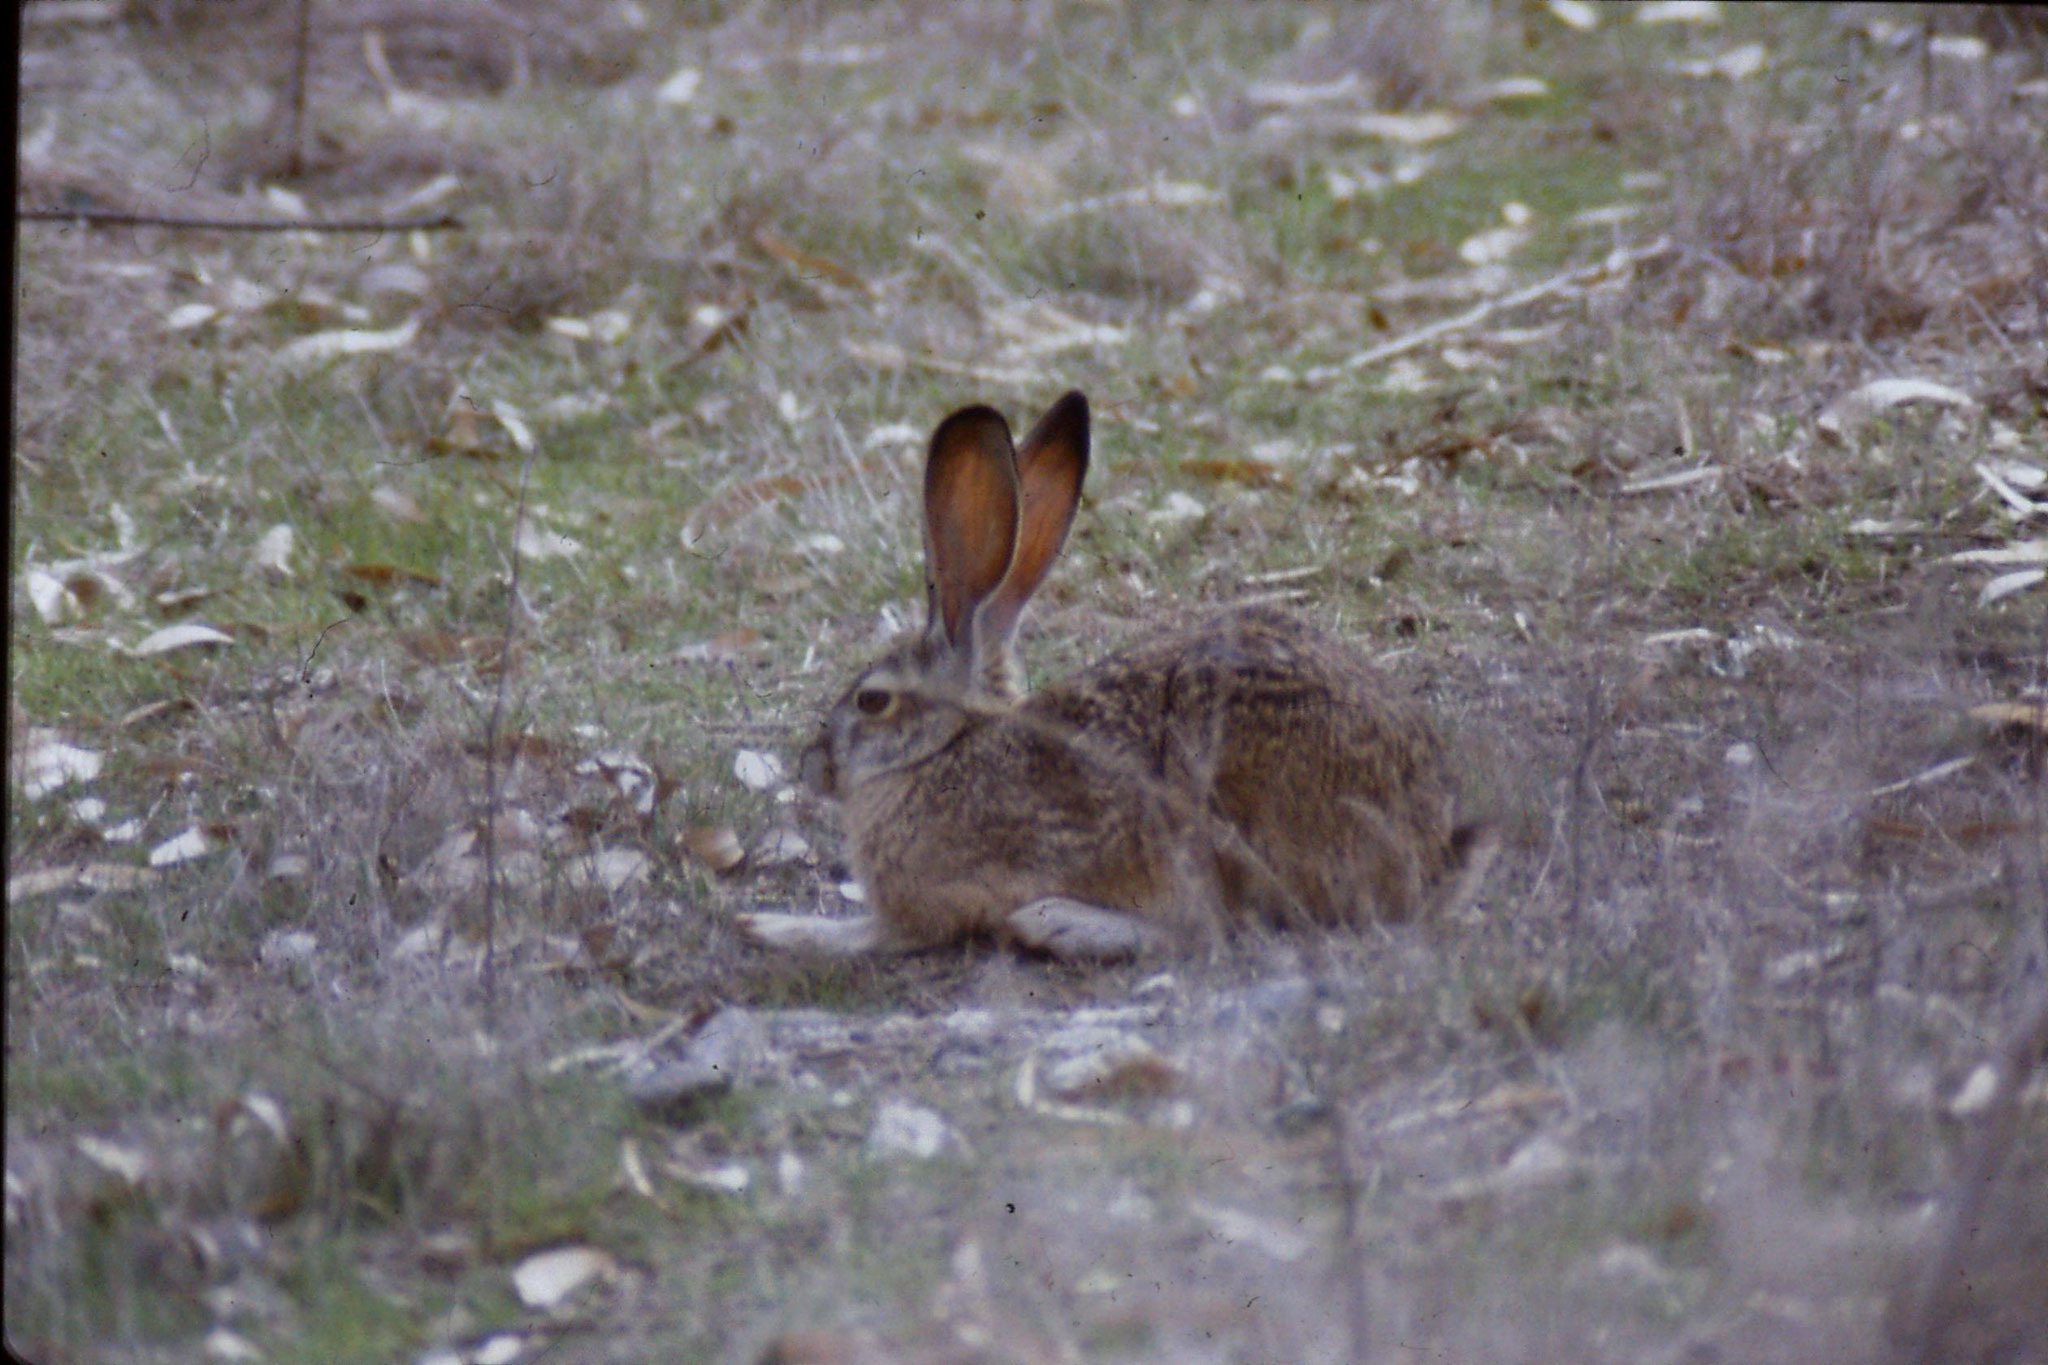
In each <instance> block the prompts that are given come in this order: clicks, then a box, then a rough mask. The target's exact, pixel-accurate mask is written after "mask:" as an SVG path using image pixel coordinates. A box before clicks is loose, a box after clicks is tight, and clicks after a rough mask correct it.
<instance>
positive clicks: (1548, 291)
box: [1341, 237, 1673, 370]
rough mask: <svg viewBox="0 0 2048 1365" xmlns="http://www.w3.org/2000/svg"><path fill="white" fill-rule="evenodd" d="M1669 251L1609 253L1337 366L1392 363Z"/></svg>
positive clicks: (1664, 247) (1664, 246)
mask: <svg viewBox="0 0 2048 1365" xmlns="http://www.w3.org/2000/svg"><path fill="white" fill-rule="evenodd" d="M1672 250H1673V248H1672V245H1671V242H1670V241H1669V239H1667V238H1663V237H1659V238H1658V239H1657V240H1656V241H1654V242H1651V243H1650V244H1649V245H1648V246H1642V247H1635V248H1632V249H1630V250H1627V251H1616V252H1613V253H1612V254H1610V255H1609V256H1608V257H1607V258H1606V259H1605V260H1603V261H1600V262H1599V263H1597V264H1595V265H1587V266H1580V267H1579V268H1578V269H1577V270H1567V271H1565V272H1564V273H1563V274H1561V275H1552V276H1551V277H1550V278H1549V279H1547V280H1539V281H1537V282H1536V283H1535V284H1532V285H1529V286H1528V287H1527V288H1524V289H1517V290H1515V291H1514V292H1513V293H1512V294H1503V295H1501V296H1500V297H1499V298H1497V299H1486V300H1483V301H1481V302H1480V303H1477V304H1474V305H1473V306H1472V307H1470V308H1468V309H1466V310H1465V311H1464V312H1462V313H1459V314H1457V315H1456V316H1455V317H1448V318H1439V319H1438V320H1437V321H1435V322H1432V323H1430V324H1428V325H1427V326H1424V327H1418V328H1416V329H1415V330H1414V331H1412V332H1409V333H1408V334H1407V335H1405V336H1398V337H1395V338H1394V339H1393V340H1392V341H1385V342H1381V343H1380V344H1379V345H1377V346H1370V347H1367V348H1366V349H1365V350H1363V351H1360V352H1359V353H1358V354H1356V355H1353V356H1347V357H1345V359H1344V360H1343V361H1342V362H1341V364H1342V366H1343V368H1344V369H1347V370H1358V369H1363V368H1365V367H1366V366H1368V365H1377V364H1379V363H1380V362H1381V361H1384V360H1392V359H1393V358H1394V357H1395V356H1398V355H1406V354H1407V353H1408V352H1410V351H1412V350H1415V349H1416V348H1417V347H1420V346H1427V345H1428V344H1429V343H1430V342H1432V341H1438V340H1441V339H1442V338H1444V337H1447V336H1452V335H1454V334H1456V333H1458V332H1462V331H1465V330H1466V329H1467V328H1471V327H1476V326H1478V325H1479V324H1480V323H1482V322H1484V321H1486V319H1488V318H1490V317H1492V316H1493V315H1494V314H1495V313H1500V312H1505V311H1507V310H1508V309H1511V308H1520V307H1521V306H1522V305H1523V304H1525V303H1535V302H1536V301H1537V300H1539V299H1546V298H1549V297H1550V296H1551V295H1553V294H1566V293H1570V292H1572V291H1573V290H1578V289H1584V288H1586V287H1587V286H1588V285H1593V284H1598V283H1599V282H1600V281H1601V280H1605V279H1611V278H1613V277H1615V276H1618V275H1621V274H1623V273H1625V272H1627V271H1629V270H1633V269H1634V268H1635V267H1637V266H1639V265H1643V264H1645V263H1646V262H1649V261H1654V260H1656V259H1658V258H1659V257H1662V256H1667V255H1669V254H1671V251H1672Z"/></svg>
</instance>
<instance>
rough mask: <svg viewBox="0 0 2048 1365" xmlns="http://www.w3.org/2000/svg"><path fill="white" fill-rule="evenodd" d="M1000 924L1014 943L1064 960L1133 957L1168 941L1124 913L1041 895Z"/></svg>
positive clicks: (1080, 960)
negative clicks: (1014, 940)
mask: <svg viewBox="0 0 2048 1365" xmlns="http://www.w3.org/2000/svg"><path fill="white" fill-rule="evenodd" d="M1004 923H1005V924H1006V925H1008V926H1009V930H1010V934H1011V936H1012V937H1013V938H1015V939H1016V940H1017V942H1018V943H1020V944H1022V945H1024V946H1025V947H1027V948H1034V949H1037V950H1038V951H1039V952H1042V953H1050V954H1052V955H1053V956H1054V957H1057V958H1062V959H1064V960H1066V961H1069V962H1101V961H1107V960H1109V959H1113V958H1125V957H1137V956H1138V955H1139V954H1141V953H1146V952H1150V951H1152V950H1154V949H1158V948H1163V947H1165V946H1166V944H1167V941H1168V940H1167V936H1166V935H1165V934H1164V933H1162V932H1161V931H1160V930H1159V929H1157V928H1155V927H1154V926H1152V925H1150V924H1147V923H1146V922H1145V921H1144V920H1142V919H1139V918H1138V917H1137V916H1136V915H1133V914H1131V913H1129V912H1128V911H1124V910H1105V909H1103V908H1102V907H1101V906H1099V905H1089V904H1088V903H1087V902H1085V901H1077V900H1073V899H1071V898H1069V897H1066V896H1044V897H1041V898H1040V899H1038V900H1035V901H1033V902H1031V903H1030V904H1029V905H1026V906H1023V907H1021V908H1019V909H1016V910H1012V911H1011V912H1010V914H1009V916H1008V917H1007V918H1006V919H1005V920H1004Z"/></svg>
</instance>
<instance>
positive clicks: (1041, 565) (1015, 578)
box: [975, 390, 1088, 651]
mask: <svg viewBox="0 0 2048 1365" xmlns="http://www.w3.org/2000/svg"><path fill="white" fill-rule="evenodd" d="M1017 476H1018V481H1019V483H1020V485H1021V488H1022V494H1023V496H1022V507H1021V509H1020V513H1019V519H1018V521H1019V529H1018V532H1017V552H1016V554H1015V555H1014V556H1013V557H1012V559H1011V561H1010V568H1009V572H1008V573H1006V574H1005V575H1004V576H1003V581H1002V582H1001V583H1000V584H998V585H997V587H996V590H995V592H994V593H993V594H992V595H991V596H990V597H989V599H988V601H987V603H986V604H984V605H983V607H982V609H981V611H980V613H979V615H978V616H977V618H976V620H975V645H976V648H977V649H981V650H984V651H986V650H993V649H1000V648H1002V647H1004V646H1006V645H1008V643H1009V640H1010V637H1011V636H1012V635H1013V634H1015V633H1016V630H1017V620H1018V618H1019V617H1021V616H1022V615H1023V614H1024V607H1025V604H1027V603H1028V602H1030V600H1031V594H1032V593H1034V592H1036V591H1038V585H1039V584H1040V583H1043V582H1044V581H1045V576H1046V574H1047V573H1048V572H1050V571H1051V569H1052V565H1053V561H1054V560H1056V559H1058V558H1059V556H1060V549H1061V547H1062V546H1064V545H1065V544H1066V543H1067V532H1068V530H1069V529H1071V528H1072V526H1073V524H1074V512H1075V509H1077V508H1078V507H1080V505H1081V481H1082V480H1083V479H1085V478H1087V477H1088V400H1087V399H1086V398H1085V397H1083V396H1082V395H1081V393H1080V392H1079V391H1078V390H1075V391H1070V392H1069V393H1068V394H1067V395H1066V396H1065V397H1063V398H1061V399H1060V401H1059V402H1057V403H1054V404H1053V405H1052V407H1051V408H1049V409H1048V410H1047V411H1046V414H1045V416H1043V417H1041V418H1039V419H1038V425H1037V426H1035V427H1033V428H1031V434H1030V435H1028V436H1026V437H1025V438H1024V444H1023V445H1021V446H1019V447H1018V448H1017Z"/></svg>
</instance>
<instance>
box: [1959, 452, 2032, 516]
mask: <svg viewBox="0 0 2048 1365" xmlns="http://www.w3.org/2000/svg"><path fill="white" fill-rule="evenodd" d="M1976 468H1977V477H1978V478H1980V479H1982V480H1984V482H1985V484H1986V485H1987V486H1988V487H1989V488H1990V489H1991V491H1992V492H1993V493H1996V494H1997V495H1998V498H1999V501H2001V502H2003V503H2004V504H2005V505H2006V507H2007V508H2009V509H2010V510H2011V511H2012V512H2013V513H2014V514H2015V515H2016V516H2018V517H2019V518H2020V519H2021V520H2025V519H2026V518H2028V517H2031V516H2035V515H2037V514H2039V513H2043V512H2048V503H2039V502H2036V501H2034V499H2033V498H2032V497H2030V496H2029V495H2028V493H2026V492H2022V491H2021V490H2020V488H2019V487H2018V486H2016V485H2017V484H2018V483H2020V482H2026V483H2028V484H2029V486H2030V489H2031V488H2039V487H2040V477H2041V471H2040V470H2038V469H2035V468H2034V467H2033V466H2032V465H2022V464H2004V465H1995V466H1994V465H1988V464H1981V463H1980V464H1978V465H1977V467H1976ZM2009 476H2010V477H2009Z"/></svg>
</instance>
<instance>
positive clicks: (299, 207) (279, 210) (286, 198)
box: [263, 185, 312, 218]
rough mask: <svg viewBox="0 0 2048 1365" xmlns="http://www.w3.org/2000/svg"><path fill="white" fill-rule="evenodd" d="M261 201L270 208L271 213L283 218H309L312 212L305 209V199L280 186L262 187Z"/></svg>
mask: <svg viewBox="0 0 2048 1365" xmlns="http://www.w3.org/2000/svg"><path fill="white" fill-rule="evenodd" d="M263 201H264V203H266V204H268V205H269V206H270V210H271V212H273V213H275V214H277V215H278V216H280V217H283V218H310V217H311V216H312V211H311V210H310V209H308V208H307V207H306V201H305V199H304V198H303V197H301V196H300V195H297V194H295V193H293V192H292V191H290V190H288V189H286V188H284V187H283V186H282V185H265V186H264V187H263Z"/></svg>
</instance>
